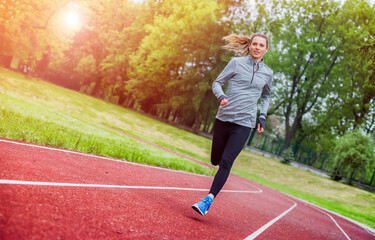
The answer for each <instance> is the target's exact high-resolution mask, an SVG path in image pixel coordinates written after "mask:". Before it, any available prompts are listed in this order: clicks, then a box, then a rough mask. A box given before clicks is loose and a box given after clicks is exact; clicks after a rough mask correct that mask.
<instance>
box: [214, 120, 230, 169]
mask: <svg viewBox="0 0 375 240" xmlns="http://www.w3.org/2000/svg"><path fill="white" fill-rule="evenodd" d="M228 125H229V123H226V122H222V121H220V120H218V119H215V123H214V129H213V134H212V147H211V163H212V165H214V166H216V165H218V164H219V163H220V161H221V156H222V155H223V153H224V149H225V145H226V144H227V139H228V136H227V134H226V131H227V129H228Z"/></svg>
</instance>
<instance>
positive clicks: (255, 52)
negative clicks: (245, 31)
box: [249, 36, 268, 62]
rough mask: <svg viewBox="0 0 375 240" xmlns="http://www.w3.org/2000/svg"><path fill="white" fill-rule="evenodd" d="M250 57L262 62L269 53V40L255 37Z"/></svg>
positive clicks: (251, 45) (251, 44)
mask: <svg viewBox="0 0 375 240" xmlns="http://www.w3.org/2000/svg"><path fill="white" fill-rule="evenodd" d="M249 47H250V55H251V56H252V57H253V58H254V59H255V60H257V61H258V62H260V61H261V60H262V58H263V56H264V54H265V53H266V52H267V51H268V46H267V39H265V38H264V37H260V36H255V37H254V38H253V40H252V41H251V43H250V46H249Z"/></svg>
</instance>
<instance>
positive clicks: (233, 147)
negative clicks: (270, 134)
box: [210, 124, 251, 197]
mask: <svg viewBox="0 0 375 240" xmlns="http://www.w3.org/2000/svg"><path fill="white" fill-rule="evenodd" d="M227 130H228V133H227V134H228V136H227V140H226V144H225V147H223V148H222V149H224V150H223V153H222V156H221V160H220V164H219V166H220V167H219V170H218V171H217V173H216V175H215V178H214V181H213V183H212V186H211V189H210V193H211V194H213V195H214V196H215V197H216V195H217V194H218V193H219V192H220V190H221V189H222V188H223V186H224V184H225V182H226V181H227V179H228V176H229V173H230V170H231V168H232V165H233V162H234V160H235V159H236V158H237V156H238V154H240V152H241V151H242V149H243V147H244V145H245V143H246V140H247V139H248V137H249V134H250V130H251V128H247V127H244V126H240V125H237V124H231V126H230V129H227ZM212 150H213V149H212ZM211 161H212V160H211Z"/></svg>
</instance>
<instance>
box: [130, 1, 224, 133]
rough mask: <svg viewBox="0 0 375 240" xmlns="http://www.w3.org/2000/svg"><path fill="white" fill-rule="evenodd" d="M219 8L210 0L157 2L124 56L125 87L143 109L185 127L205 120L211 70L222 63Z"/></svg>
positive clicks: (221, 28)
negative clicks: (140, 35) (135, 46)
mask: <svg viewBox="0 0 375 240" xmlns="http://www.w3.org/2000/svg"><path fill="white" fill-rule="evenodd" d="M221 9H222V6H221V5H219V4H218V3H217V2H216V1H203V2H202V1H198V0H194V1H189V2H186V1H163V5H162V6H161V9H160V14H158V15H156V16H155V17H154V21H153V24H152V25H151V24H150V25H147V36H145V37H144V39H143V40H142V42H141V46H140V47H139V49H138V51H137V52H136V53H135V54H133V55H132V57H131V60H130V62H131V66H132V73H131V75H132V78H131V79H130V81H129V84H128V85H127V89H128V90H129V91H131V92H132V94H133V96H134V98H136V99H137V102H138V103H139V105H140V106H141V109H142V110H143V111H145V112H148V113H152V114H155V115H162V116H164V117H165V118H167V119H168V118H169V116H171V115H173V116H174V119H175V120H176V119H180V123H183V124H186V125H188V126H190V127H192V126H193V124H194V123H196V124H197V123H198V122H200V121H201V120H202V119H206V115H205V114H206V113H207V112H210V111H209V110H210V109H211V106H209V105H210V104H211V102H212V101H211V100H207V99H209V96H211V95H212V93H211V94H209V93H210V91H211V84H212V82H213V79H212V75H211V74H212V72H213V71H214V72H215V68H216V67H217V66H218V65H219V64H221V63H222V60H221V55H220V54H221V53H222V51H221V50H220V48H219V46H220V45H219V44H220V43H221V38H222V37H223V36H224V29H225V28H224V27H223V26H221V24H220V23H219V21H220V17H222V12H221ZM211 99H212V98H211ZM207 106H209V107H207Z"/></svg>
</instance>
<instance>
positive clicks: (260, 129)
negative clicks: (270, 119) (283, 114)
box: [257, 123, 264, 133]
mask: <svg viewBox="0 0 375 240" xmlns="http://www.w3.org/2000/svg"><path fill="white" fill-rule="evenodd" d="M257 131H258V133H262V132H263V131H264V128H263V127H261V126H260V123H258V128H257Z"/></svg>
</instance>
